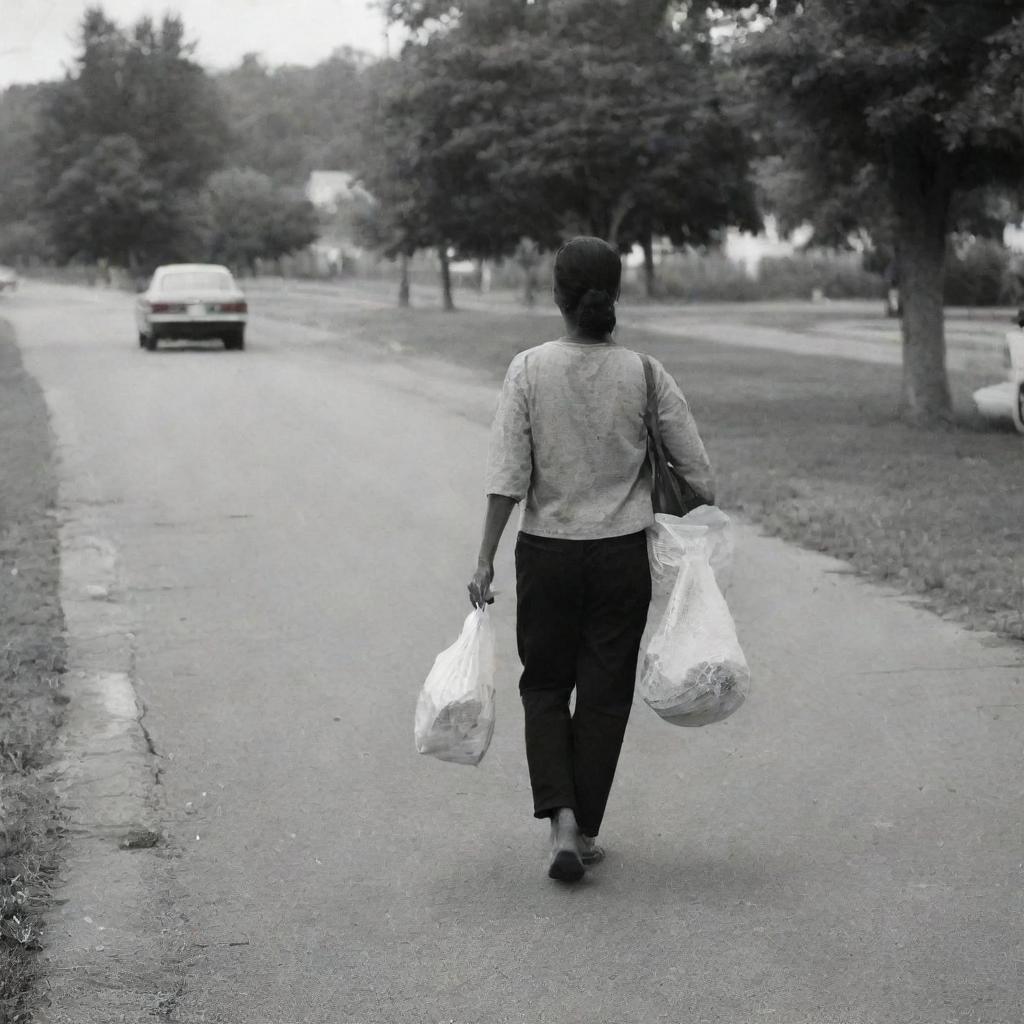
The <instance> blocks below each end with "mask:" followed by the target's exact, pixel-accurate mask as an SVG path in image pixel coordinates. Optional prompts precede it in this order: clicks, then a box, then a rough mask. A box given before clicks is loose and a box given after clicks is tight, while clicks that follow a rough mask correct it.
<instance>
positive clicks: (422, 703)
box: [415, 608, 494, 764]
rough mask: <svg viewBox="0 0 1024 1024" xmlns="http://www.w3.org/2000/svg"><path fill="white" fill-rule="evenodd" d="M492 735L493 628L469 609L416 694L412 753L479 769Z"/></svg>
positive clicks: (480, 613) (481, 614)
mask: <svg viewBox="0 0 1024 1024" xmlns="http://www.w3.org/2000/svg"><path fill="white" fill-rule="evenodd" d="M493 732H494V627H493V626H492V624H491V621H490V619H489V618H488V617H487V612H486V611H485V610H483V609H481V608H475V609H474V610H473V611H471V612H470V613H469V615H467V616H466V621H465V623H463V626H462V632H461V633H460V634H459V638H458V640H456V641H455V643H453V644H452V645H451V647H448V648H447V649H445V650H443V651H442V652H441V653H440V654H439V655H438V656H437V658H436V659H435V660H434V667H433V668H432V669H431V670H430V674H429V675H428V676H427V680H426V682H425V683H424V684H423V688H422V690H420V696H419V700H418V701H417V704H416V725H415V735H416V749H417V750H418V751H419V752H420V753H421V754H430V755H431V756H432V757H436V758H438V759H439V760H441V761H454V762H455V763H456V764H479V763H480V760H481V759H482V758H483V756H484V754H486V753H487V747H488V746H489V745H490V742H491V735H492V734H493Z"/></svg>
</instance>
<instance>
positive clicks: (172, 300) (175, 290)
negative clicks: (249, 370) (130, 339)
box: [135, 263, 249, 351]
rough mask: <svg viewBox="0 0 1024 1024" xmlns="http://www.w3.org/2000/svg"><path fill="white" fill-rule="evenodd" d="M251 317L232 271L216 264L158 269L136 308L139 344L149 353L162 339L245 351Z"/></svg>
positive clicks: (183, 264)
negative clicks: (218, 344)
mask: <svg viewBox="0 0 1024 1024" xmlns="http://www.w3.org/2000/svg"><path fill="white" fill-rule="evenodd" d="M248 314H249V307H248V304H247V303H246V301H245V294H244V293H243V292H242V289H241V288H239V287H238V284H237V283H236V281H235V279H234V277H233V276H232V275H231V271H230V270H228V268H227V267H222V266H219V265H218V264H215V263H170V264H167V265H166V266H163V267H157V269H156V271H155V272H154V274H153V278H152V280H151V281H150V282H149V287H148V288H147V289H146V290H145V291H144V292H143V293H142V294H141V295H140V296H139V298H138V301H137V302H136V304H135V322H136V326H137V327H138V330H139V344H140V345H141V346H142V347H143V348H145V349H149V350H150V351H153V349H155V348H156V347H157V343H158V342H159V341H160V340H161V339H162V338H182V339H188V340H212V339H218V338H219V339H220V340H221V341H223V342H224V347H225V348H228V349H242V348H245V324H246V319H247V317H248Z"/></svg>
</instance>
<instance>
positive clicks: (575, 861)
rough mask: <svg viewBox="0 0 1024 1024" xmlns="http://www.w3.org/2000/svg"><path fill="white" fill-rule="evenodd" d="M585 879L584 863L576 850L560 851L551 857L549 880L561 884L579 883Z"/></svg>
mask: <svg viewBox="0 0 1024 1024" xmlns="http://www.w3.org/2000/svg"><path fill="white" fill-rule="evenodd" d="M582 877H583V861H582V859H581V858H580V855H579V854H578V853H576V852H575V851H574V850H558V851H556V852H555V853H554V854H553V855H552V857H551V864H550V865H549V866H548V878H554V879H557V881H559V882H578V881H579V880H580V879H581V878H582Z"/></svg>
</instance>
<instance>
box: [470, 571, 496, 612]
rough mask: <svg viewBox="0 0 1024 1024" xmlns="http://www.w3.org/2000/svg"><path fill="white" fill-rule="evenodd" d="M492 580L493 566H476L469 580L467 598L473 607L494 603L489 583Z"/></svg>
mask: <svg viewBox="0 0 1024 1024" xmlns="http://www.w3.org/2000/svg"><path fill="white" fill-rule="evenodd" d="M493 581H494V566H493V565H481V566H478V568H477V570H476V572H475V573H473V578H472V579H471V580H470V581H469V599H470V601H471V602H472V603H473V607H474V608H483V607H484V606H485V605H488V604H494V597H493V596H492V595H491V583H492V582H493Z"/></svg>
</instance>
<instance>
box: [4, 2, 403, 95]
mask: <svg viewBox="0 0 1024 1024" xmlns="http://www.w3.org/2000/svg"><path fill="white" fill-rule="evenodd" d="M95 3H96V0H0V88H3V87H5V86H7V85H10V84H11V83H13V82H36V81H41V80H43V79H47V78H59V77H61V75H63V73H64V68H65V67H66V66H67V65H68V64H69V62H70V61H71V59H72V56H73V54H74V50H75V44H74V40H75V35H76V32H77V26H78V24H79V22H80V21H81V18H82V14H83V12H84V11H85V10H86V8H87V7H90V6H94V5H95ZM100 6H102V7H103V9H104V10H105V11H106V12H107V14H108V15H109V16H110V17H111V18H113V19H114V20H115V21H116V22H118V23H119V24H122V25H127V24H130V23H131V22H133V21H135V20H136V19H138V18H140V17H141V16H143V15H146V14H149V15H151V16H153V17H154V18H159V17H161V16H162V15H163V14H164V13H165V12H167V11H171V12H173V13H177V14H180V15H181V16H182V17H183V18H184V21H185V28H186V31H187V33H188V35H189V38H191V39H194V40H196V41H197V42H198V43H199V47H198V49H197V51H196V56H197V58H198V59H199V60H200V61H201V62H202V63H203V64H206V65H207V66H210V67H215V68H222V67H230V66H231V65H232V64H236V63H237V62H238V61H239V59H240V58H241V56H242V54H244V53H248V52H250V51H253V52H257V53H261V54H263V55H264V57H265V58H266V59H267V61H268V63H270V64H285V63H289V64H315V63H317V62H318V61H320V60H323V59H324V58H325V57H327V56H328V55H329V54H330V53H331V51H332V50H335V49H337V48H338V47H339V46H353V47H356V48H357V49H362V50H368V51H369V52H371V53H374V54H380V53H383V51H384V19H383V18H382V17H381V15H380V13H379V10H378V9H376V4H373V2H372V0H102V2H101V3H100Z"/></svg>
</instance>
